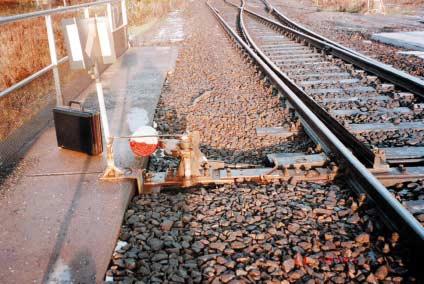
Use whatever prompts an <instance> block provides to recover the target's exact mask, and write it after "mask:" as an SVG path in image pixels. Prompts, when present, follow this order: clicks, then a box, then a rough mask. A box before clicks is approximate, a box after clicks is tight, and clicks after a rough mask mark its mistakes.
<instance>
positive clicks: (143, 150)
mask: <svg viewBox="0 0 424 284" xmlns="http://www.w3.org/2000/svg"><path fill="white" fill-rule="evenodd" d="M130 147H131V150H132V151H133V153H134V154H135V155H136V156H140V157H148V156H150V155H151V154H153V153H154V152H155V151H156V149H157V148H158V144H146V143H140V142H135V141H130Z"/></svg>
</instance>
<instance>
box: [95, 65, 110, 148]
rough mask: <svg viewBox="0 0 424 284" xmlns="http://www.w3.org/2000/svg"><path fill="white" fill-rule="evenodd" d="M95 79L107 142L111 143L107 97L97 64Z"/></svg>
mask: <svg viewBox="0 0 424 284" xmlns="http://www.w3.org/2000/svg"><path fill="white" fill-rule="evenodd" d="M94 78H95V80H96V91H97V98H98V100H99V107H100V119H101V121H102V128H103V131H104V133H105V138H106V141H109V139H110V132H109V122H108V120H107V113H106V105H105V97H104V94H103V87H102V82H101V81H100V73H99V68H98V66H97V62H96V63H95V64H94Z"/></svg>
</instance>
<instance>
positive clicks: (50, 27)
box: [45, 15, 63, 106]
mask: <svg viewBox="0 0 424 284" xmlns="http://www.w3.org/2000/svg"><path fill="white" fill-rule="evenodd" d="M45 19H46V28H47V39H48V41H49V51H50V60H51V62H52V65H53V79H54V86H55V89H56V105H57V106H61V105H63V96H62V90H61V88H60V76H59V68H58V67H57V53H56V43H55V39H54V32H53V23H52V17H51V15H46V16H45Z"/></svg>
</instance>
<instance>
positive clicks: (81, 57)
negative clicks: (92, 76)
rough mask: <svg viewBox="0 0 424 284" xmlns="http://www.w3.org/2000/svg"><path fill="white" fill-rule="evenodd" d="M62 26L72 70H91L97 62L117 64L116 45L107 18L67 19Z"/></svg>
mask: <svg viewBox="0 0 424 284" xmlns="http://www.w3.org/2000/svg"><path fill="white" fill-rule="evenodd" d="M62 26H63V32H64V37H65V41H66V46H67V51H68V55H69V59H70V60H69V63H70V65H71V68H72V69H89V68H91V67H93V66H94V63H95V60H97V62H99V63H103V64H111V63H113V62H115V60H116V54H115V44H114V41H113V35H112V32H111V30H110V27H109V22H108V19H107V18H106V17H96V18H88V19H75V18H74V19H66V20H63V21H62Z"/></svg>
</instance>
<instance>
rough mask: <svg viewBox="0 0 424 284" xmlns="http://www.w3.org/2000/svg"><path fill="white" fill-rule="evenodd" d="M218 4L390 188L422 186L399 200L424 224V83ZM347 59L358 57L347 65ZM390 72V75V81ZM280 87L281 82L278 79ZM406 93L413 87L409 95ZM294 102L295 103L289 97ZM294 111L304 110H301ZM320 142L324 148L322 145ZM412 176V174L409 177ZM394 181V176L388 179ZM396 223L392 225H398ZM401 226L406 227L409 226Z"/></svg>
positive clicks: (236, 28) (279, 74) (419, 231)
mask: <svg viewBox="0 0 424 284" xmlns="http://www.w3.org/2000/svg"><path fill="white" fill-rule="evenodd" d="M216 5H218V6H217V9H216V10H215V12H216V13H217V14H219V15H222V18H221V19H222V20H221V21H226V22H227V23H230V24H229V26H230V27H232V29H233V31H238V35H239V36H240V38H243V42H244V43H245V44H246V45H248V46H250V47H246V48H251V49H252V51H251V52H254V53H255V55H256V56H257V57H258V58H260V59H261V60H263V62H264V64H266V65H267V67H268V68H270V69H272V71H274V72H275V75H276V77H278V78H279V79H281V81H282V82H283V83H284V84H286V86H287V87H288V88H289V89H290V90H291V91H292V92H293V93H294V94H295V95H297V96H298V98H300V99H301V100H302V101H303V102H304V103H305V105H306V106H307V107H309V108H310V109H311V110H312V111H313V112H314V113H315V114H317V116H318V117H319V118H320V119H321V120H322V121H323V122H324V123H325V125H326V126H327V127H328V128H329V129H330V131H331V132H333V133H335V134H336V136H337V138H339V139H340V141H342V142H343V144H345V145H346V146H347V147H348V148H349V149H351V150H352V152H353V153H354V155H355V156H356V157H357V158H358V159H360V160H361V162H363V163H364V164H365V165H367V166H368V167H369V169H370V171H371V172H373V173H374V174H375V176H376V177H379V178H380V181H382V182H383V183H384V184H385V185H387V186H394V185H396V186H397V187H398V188H400V187H401V186H402V185H401V184H402V179H403V178H406V179H407V180H414V181H415V180H418V184H415V185H412V186H411V188H414V186H416V187H415V188H416V190H415V194H409V195H408V194H405V195H408V197H407V198H402V197H401V196H399V195H397V196H396V197H397V198H398V199H400V201H401V202H403V203H404V204H406V207H407V208H408V209H409V210H410V211H411V212H413V213H415V215H416V216H417V217H418V219H419V220H421V222H422V216H420V214H422V212H421V211H420V209H419V208H421V207H422V204H423V199H422V194H421V195H420V194H419V192H420V191H421V187H420V186H419V180H422V179H423V176H422V173H423V168H422V166H421V165H422V161H423V157H424V150H423V149H424V148H423V147H422V146H423V141H424V139H423V133H424V132H423V130H424V128H423V127H424V122H423V120H422V119H423V112H422V106H423V105H422V103H421V101H420V99H421V96H422V93H421V92H420V91H417V89H419V88H421V86H422V85H423V83H422V82H421V81H419V80H418V79H415V78H412V79H411V78H409V77H410V76H409V75H406V74H403V73H402V72H399V71H396V72H394V73H393V72H392V71H393V70H391V69H390V68H385V66H383V65H382V64H380V63H377V62H375V61H374V60H368V58H367V57H365V56H362V55H359V54H358V53H356V52H353V51H351V50H349V49H347V48H343V49H342V47H340V46H339V45H335V44H333V43H332V42H331V41H323V38H319V37H314V38H312V36H310V35H306V34H302V33H300V32H298V31H297V30H294V29H292V28H290V27H288V26H284V25H282V24H280V23H278V22H277V21H274V20H272V19H270V18H267V17H264V16H262V15H259V14H258V13H255V12H253V11H251V10H249V9H246V8H245V5H244V3H242V5H241V6H240V7H238V5H237V4H234V3H231V2H227V3H226V4H216ZM223 5H231V6H233V7H234V9H233V10H231V9H228V8H225V7H224V6H223ZM267 9H268V10H271V11H272V12H273V13H275V14H277V16H278V15H282V14H281V13H280V12H279V11H276V10H275V9H274V8H271V9H270V8H269V4H268V7H267ZM279 17H280V18H281V17H282V16H279ZM218 18H220V17H219V16H218ZM291 26H295V24H291ZM227 30H228V28H227ZM309 34H311V33H309ZM308 39H309V40H308ZM240 40H242V39H240ZM317 41H320V42H319V44H316V43H317ZM334 49H337V50H338V51H339V52H342V53H343V54H344V56H339V57H336V55H338V54H337V53H335V54H331V50H334ZM347 53H349V54H348V55H349V57H352V58H353V59H352V58H349V60H346V54H347ZM356 61H368V62H367V65H368V64H369V65H371V66H373V65H376V66H377V67H378V68H377V67H375V66H374V67H375V68H376V69H379V68H381V69H384V70H383V71H381V70H380V71H378V72H376V74H377V75H380V76H376V75H374V74H370V73H369V70H370V68H371V67H369V66H368V67H365V68H363V69H361V67H363V66H362V65H360V64H359V66H355V65H353V64H352V62H356ZM364 69H365V70H364ZM371 69H372V68H371ZM391 72H392V73H393V74H392V73H391ZM383 73H387V74H385V75H384V76H383V75H381V74H383ZM396 76H401V77H404V78H406V79H407V78H409V79H411V80H409V81H408V80H406V79H405V81H408V84H406V85H405V84H404V85H402V86H399V85H395V84H393V83H396V80H394V79H393V78H394V77H396ZM388 79H390V81H389V82H387V80H388ZM273 81H274V83H275V80H273ZM417 84H418V85H419V86H418V88H417ZM404 87H407V90H405V88H404ZM408 91H409V92H408ZM413 92H414V93H415V94H413ZM288 101H289V103H290V99H288ZM294 109H295V110H296V111H298V110H299V108H297V107H294ZM300 116H301V117H302V115H300ZM303 120H305V119H303ZM308 132H310V131H308ZM312 136H315V137H316V136H317V135H314V134H312ZM317 142H318V143H322V141H319V139H318V141H317ZM324 144H325V143H324ZM329 148H331V146H329ZM328 150H330V149H328ZM398 171H402V172H403V173H405V174H406V175H403V174H401V173H400V172H398ZM396 172H397V173H396ZM407 173H410V174H411V175H410V176H409V177H407V175H408V174H407ZM387 176H391V177H390V178H388V179H387ZM406 184H407V183H406ZM363 189H364V188H363ZM366 191H367V192H368V193H369V194H370V195H371V197H372V198H373V199H374V201H375V202H376V204H377V205H378V206H382V203H385V201H384V200H382V199H381V198H380V197H381V196H379V195H380V194H387V190H386V189H385V190H384V193H383V192H379V193H377V191H375V192H373V190H371V191H370V190H366ZM391 191H392V192H393V190H391ZM417 192H418V194H417ZM414 198H415V200H413V199H414ZM392 201H393V200H392ZM389 203H391V205H394V203H392V202H389ZM386 205H387V204H386ZM386 205H383V207H385V209H383V210H382V212H384V213H385V214H388V215H390V213H388V211H391V210H392V209H393V208H394V207H398V206H402V205H400V204H396V205H395V206H393V207H392V206H391V205H389V206H386ZM390 207H391V208H390ZM394 215H396V214H394ZM394 215H393V216H394ZM408 215H409V214H408ZM393 216H392V217H393ZM392 217H390V218H389V219H391V220H392V221H393V220H394V219H393V218H392ZM404 217H406V216H404ZM404 217H400V219H399V220H398V221H400V223H403V222H404V221H405V220H406V219H410V218H411V216H410V215H409V216H408V217H406V218H405V219H404ZM395 218H396V217H395ZM401 219H403V221H401ZM410 221H411V225H412V223H414V224H415V225H413V227H415V229H416V231H415V233H417V235H416V236H417V239H416V240H417V243H416V245H417V248H419V249H420V250H422V248H423V240H422V234H423V227H422V226H420V225H418V224H417V223H416V222H415V220H414V221H412V220H410ZM391 223H392V224H393V223H397V222H396V221H395V222H391ZM400 223H398V225H400ZM398 225H396V226H398ZM421 225H422V224H421ZM400 227H402V228H405V227H404V226H403V225H400ZM400 227H397V228H398V229H399V228H400ZM415 229H414V230H415ZM400 231H402V230H400ZM406 235H409V234H406ZM419 235H421V236H419ZM420 238H421V240H419V239H420Z"/></svg>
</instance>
